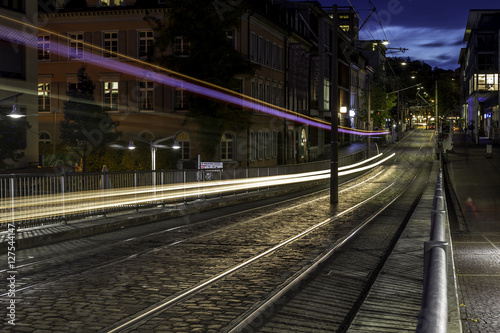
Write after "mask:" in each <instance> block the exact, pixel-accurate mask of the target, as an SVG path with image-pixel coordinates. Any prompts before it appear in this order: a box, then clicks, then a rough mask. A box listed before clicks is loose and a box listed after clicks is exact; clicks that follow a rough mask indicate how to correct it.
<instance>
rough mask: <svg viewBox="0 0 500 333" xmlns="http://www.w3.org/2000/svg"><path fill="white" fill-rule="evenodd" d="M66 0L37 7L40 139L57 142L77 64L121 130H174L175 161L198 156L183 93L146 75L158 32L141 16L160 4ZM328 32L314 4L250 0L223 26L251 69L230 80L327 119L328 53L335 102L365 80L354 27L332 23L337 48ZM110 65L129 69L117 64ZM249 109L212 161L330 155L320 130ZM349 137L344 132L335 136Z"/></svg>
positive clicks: (347, 122) (251, 163) (147, 134)
mask: <svg viewBox="0 0 500 333" xmlns="http://www.w3.org/2000/svg"><path fill="white" fill-rule="evenodd" d="M73 3H75V2H71V1H69V2H68V1H54V2H53V4H52V7H51V8H52V9H51V10H48V11H44V12H40V13H39V21H40V22H43V25H41V26H40V30H39V33H38V68H39V70H38V80H37V82H38V92H37V94H38V119H39V130H38V132H39V141H40V142H46V143H51V144H53V146H54V147H55V146H56V145H57V144H58V143H59V136H60V129H59V128H60V127H59V124H60V122H61V121H62V119H63V116H64V115H63V112H62V111H63V108H64V102H65V101H66V100H67V91H68V89H69V88H70V87H71V86H72V85H74V84H76V80H77V76H76V73H77V71H78V69H79V68H81V67H82V66H85V68H86V72H87V74H88V76H89V77H90V79H91V80H92V81H93V82H94V84H95V85H96V89H95V91H94V98H95V100H96V102H97V103H98V104H100V105H102V106H103V107H104V108H105V109H106V110H107V112H108V113H109V114H110V116H111V117H112V118H113V120H116V121H119V123H120V125H119V130H120V131H121V132H122V133H123V134H124V137H126V138H135V137H141V138H144V139H148V140H158V139H161V138H167V137H172V138H175V139H176V140H177V142H178V143H179V144H180V146H181V154H180V156H181V162H189V161H191V162H193V161H196V159H197V156H198V154H200V153H201V152H200V148H199V147H198V146H197V144H196V141H195V140H193V138H194V136H195V134H196V130H197V129H196V125H195V124H194V122H193V121H192V120H190V119H189V117H187V115H188V114H189V105H188V104H186V103H185V101H186V99H185V95H184V94H185V92H184V90H183V89H182V88H179V87H173V86H170V85H168V84H162V83H158V82H157V81H155V80H154V79H153V78H154V74H151V79H150V80H148V71H149V70H150V69H151V65H152V64H151V63H149V62H148V55H150V50H151V46H152V45H153V43H154V41H155V38H156V37H157V36H156V32H155V31H153V30H152V28H151V26H150V25H149V23H148V22H146V21H145V20H144V17H145V16H146V14H150V15H155V16H157V17H158V18H161V17H163V16H164V15H165V11H167V10H168V8H166V7H165V5H163V4H162V3H163V1H158V3H156V2H155V1H150V2H148V4H149V5H148V6H147V8H146V7H141V6H139V5H137V3H138V2H136V1H120V2H119V3H118V2H117V1H110V2H103V1H91V0H88V1H86V6H84V7H82V8H78V6H73ZM78 3H80V2H78ZM143 3H146V2H143ZM153 3H154V6H153V5H151V4H153ZM345 20H346V19H345V17H344V18H343V21H344V23H345ZM344 25H345V24H344ZM332 29H333V22H332V20H331V17H330V14H329V13H328V12H325V10H324V9H323V8H321V5H320V4H319V3H318V2H294V1H291V2H287V1H267V0H266V1H258V2H256V3H255V4H254V7H253V8H252V10H250V11H248V12H245V13H244V14H243V16H242V17H241V22H240V26H239V27H238V28H237V29H235V31H231V32H228V38H230V39H232V42H233V46H234V47H235V49H236V50H237V51H238V52H239V53H240V54H242V56H243V57H244V58H245V59H247V61H248V62H249V63H251V64H253V65H254V66H255V68H256V70H255V75H251V76H250V75H242V76H241V77H238V79H239V80H240V82H241V88H240V91H239V93H241V94H242V95H245V96H248V97H251V100H253V101H258V102H259V103H262V105H266V106H270V107H274V108H277V109H280V110H289V111H291V112H292V113H294V114H296V115H303V116H307V117H310V118H313V119H317V120H319V121H330V119H331V115H330V114H331V112H330V102H329V101H330V95H331V91H330V90H331V80H332V71H331V60H332V53H331V50H335V51H336V52H338V53H339V72H338V73H337V75H339V91H338V94H339V99H340V105H341V106H344V105H345V106H346V108H347V110H351V109H356V108H359V107H360V104H361V102H360V98H359V94H360V90H361V88H362V87H363V86H365V83H366V71H365V62H362V63H361V65H360V62H359V61H358V60H357V61H356V65H355V66H353V65H352V61H351V53H350V49H349V46H350V45H351V44H352V43H351V37H350V35H349V33H352V32H353V31H356V29H357V28H356V27H354V26H352V24H351V25H349V29H348V30H349V31H347V32H344V31H343V30H341V29H340V28H339V31H340V42H339V45H344V46H346V47H344V48H341V47H340V46H339V45H334V46H332V45H331V43H332V41H331V34H332ZM183 42H185V41H183V40H182V38H179V42H178V43H177V42H176V43H175V45H172V48H171V49H170V52H171V53H172V54H174V55H177V54H178V55H179V56H188V55H185V54H184V53H183V50H185V49H186V48H185V46H186V45H183ZM96 57H97V59H98V60H97V61H96ZM90 59H92V60H91V61H90ZM116 62H119V63H120V64H123V68H125V66H134V68H135V70H134V71H133V72H130V71H125V70H120V69H119V68H120V66H116ZM127 68H128V67H127ZM353 70H354V72H353ZM351 81H354V82H351ZM353 87H354V88H353ZM342 110H343V109H342ZM249 112H251V125H250V126H249V127H248V128H245V129H234V130H228V131H226V132H224V134H223V136H222V138H221V141H220V145H219V147H217V150H216V151H217V153H216V155H215V156H214V160H215V161H220V162H223V163H224V166H225V167H262V166H275V165H280V164H286V163H288V164H290V163H302V162H307V161H311V160H315V159H317V158H321V157H322V156H324V155H326V154H328V153H329V152H330V135H329V131H328V130H324V129H320V128H317V127H313V126H310V125H306V124H303V123H301V122H299V121H292V120H286V119H283V118H279V117H274V116H270V115H268V114H264V113H260V112H257V111H253V110H249ZM339 117H340V122H339V124H340V125H342V126H346V127H355V126H356V125H355V124H356V120H355V119H354V117H352V116H350V115H349V113H346V114H339ZM96 138H97V136H96V137H95V138H94V142H95V144H99V142H98V140H97V139H96ZM127 140H128V139H127ZM350 140H352V138H350V137H349V136H343V137H342V139H341V142H343V143H348V142H349V141H350ZM54 151H55V150H54ZM181 164H184V165H186V163H181ZM192 164H193V163H191V165H192Z"/></svg>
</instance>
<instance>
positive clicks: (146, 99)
mask: <svg viewBox="0 0 500 333" xmlns="http://www.w3.org/2000/svg"><path fill="white" fill-rule="evenodd" d="M137 86H138V94H139V96H138V102H139V110H140V111H153V110H154V105H155V104H154V103H155V100H154V82H152V81H139V83H138V84H137ZM144 106H145V107H144Z"/></svg>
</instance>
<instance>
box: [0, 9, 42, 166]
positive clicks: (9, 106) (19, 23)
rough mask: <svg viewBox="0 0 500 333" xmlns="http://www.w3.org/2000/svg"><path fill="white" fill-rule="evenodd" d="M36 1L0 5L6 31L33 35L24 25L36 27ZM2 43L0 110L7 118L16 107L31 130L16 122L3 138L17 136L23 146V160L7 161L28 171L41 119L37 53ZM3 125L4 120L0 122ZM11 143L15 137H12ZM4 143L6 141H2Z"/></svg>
mask: <svg viewBox="0 0 500 333" xmlns="http://www.w3.org/2000/svg"><path fill="white" fill-rule="evenodd" d="M36 12H37V4H36V1H1V2H0V15H2V16H5V17H0V25H1V26H2V27H4V28H5V29H13V30H14V31H19V32H21V33H27V34H28V35H27V36H30V35H29V34H30V32H33V31H34V29H33V28H27V27H26V26H25V25H24V23H25V22H27V23H30V24H34V23H33V22H32V21H30V20H35V21H36ZM21 35H22V34H18V36H20V38H21V40H10V41H7V40H4V39H0V109H1V114H2V115H1V116H2V117H5V115H6V114H9V113H10V112H11V111H12V110H13V106H14V104H16V105H17V107H18V110H19V111H20V112H21V113H22V114H24V115H26V118H25V119H26V120H27V121H28V123H29V125H30V128H29V129H25V128H16V126H15V121H13V122H12V124H13V125H12V127H11V129H10V131H9V133H1V134H2V135H9V136H15V137H16V140H19V141H21V142H22V144H21V145H22V146H24V145H25V146H26V148H25V149H23V153H24V157H23V158H22V159H21V160H20V161H18V162H14V161H6V162H7V163H8V164H9V165H10V166H11V167H13V168H14V167H15V168H18V167H27V166H32V165H35V166H36V164H37V162H38V145H37V136H38V117H37V95H36V84H37V50H36V49H35V48H33V47H30V45H29V43H28V41H24V40H22V38H25V37H21ZM0 121H2V122H3V121H4V119H0ZM11 139H12V137H11ZM1 140H6V139H5V138H2V139H1ZM4 142H5V141H4Z"/></svg>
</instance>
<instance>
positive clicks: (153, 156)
mask: <svg viewBox="0 0 500 333" xmlns="http://www.w3.org/2000/svg"><path fill="white" fill-rule="evenodd" d="M175 137H176V135H172V136H169V137H166V138H161V139H158V140H155V141H152V142H150V143H149V145H150V147H151V170H152V171H155V170H156V150H157V149H158V148H159V147H162V146H161V145H159V143H160V142H163V141H167V140H171V139H174V145H173V146H172V149H180V148H181V147H180V146H179V144H178V143H177V140H175Z"/></svg>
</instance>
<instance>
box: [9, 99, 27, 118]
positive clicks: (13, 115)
mask: <svg viewBox="0 0 500 333" xmlns="http://www.w3.org/2000/svg"><path fill="white" fill-rule="evenodd" d="M8 116H9V117H11V118H14V119H19V118H22V117H25V115H24V114H22V113H21V110H20V109H19V105H18V104H17V103H15V104H14V105H13V106H12V111H11V112H10V113H9V114H8Z"/></svg>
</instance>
